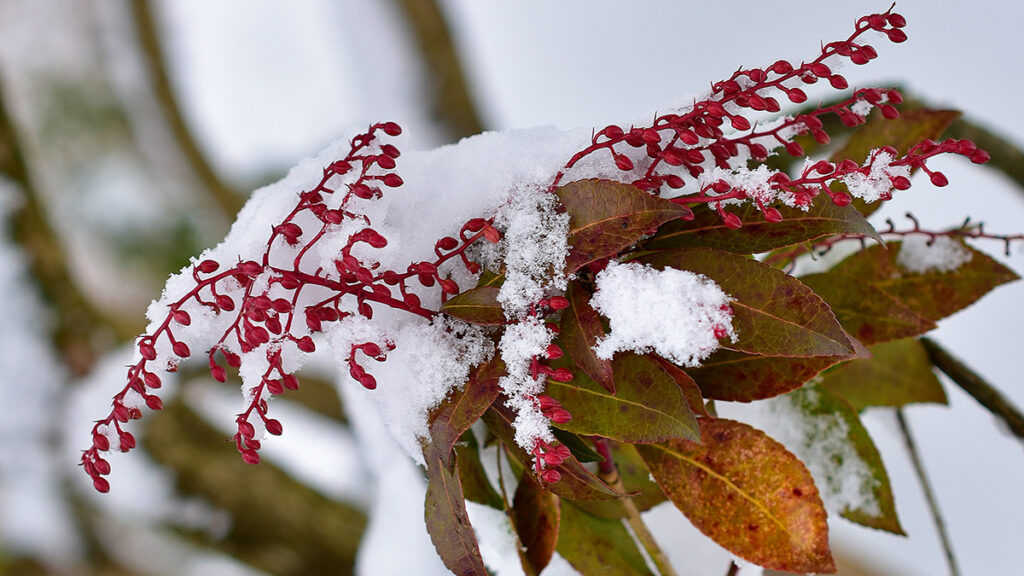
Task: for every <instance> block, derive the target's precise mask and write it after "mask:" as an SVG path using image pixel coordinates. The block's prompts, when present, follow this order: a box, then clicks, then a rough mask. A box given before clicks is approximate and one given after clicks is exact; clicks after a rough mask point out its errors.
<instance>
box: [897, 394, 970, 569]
mask: <svg viewBox="0 0 1024 576" xmlns="http://www.w3.org/2000/svg"><path fill="white" fill-rule="evenodd" d="M896 419H897V420H898V421H899V423H900V432H902V433H903V441H904V443H905V444H906V445H907V452H909V453H910V461H911V463H912V464H913V465H914V472H916V473H917V479H918V481H920V482H921V490H922V491H924V497H925V500H927V501H928V509H929V510H930V511H931V513H932V520H933V521H934V522H935V529H936V530H938V532H939V540H941V541H942V549H943V551H944V552H945V554H946V562H947V563H948V564H949V573H950V576H960V569H959V568H958V567H957V563H956V557H955V556H954V555H953V543H952V542H951V541H950V539H949V534H947V533H946V523H945V521H943V519H942V512H941V511H940V510H939V503H938V500H936V499H935V494H934V493H933V492H932V487H931V484H930V483H929V482H928V475H927V474H925V471H924V465H923V464H922V463H921V455H920V454H919V453H918V451H917V444H916V443H915V442H914V438H913V436H911V434H910V426H908V425H907V420H906V418H905V417H904V416H903V410H899V409H897V410H896Z"/></svg>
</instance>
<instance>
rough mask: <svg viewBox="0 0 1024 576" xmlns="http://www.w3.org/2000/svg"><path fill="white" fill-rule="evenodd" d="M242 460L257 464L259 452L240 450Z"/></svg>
mask: <svg viewBox="0 0 1024 576" xmlns="http://www.w3.org/2000/svg"><path fill="white" fill-rule="evenodd" d="M242 461H243V462H245V463H246V464H259V463H260V453H259V452H257V451H255V450H242Z"/></svg>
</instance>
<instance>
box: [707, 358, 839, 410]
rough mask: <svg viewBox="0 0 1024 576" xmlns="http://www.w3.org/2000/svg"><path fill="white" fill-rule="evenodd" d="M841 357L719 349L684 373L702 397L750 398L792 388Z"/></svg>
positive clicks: (714, 398) (747, 399)
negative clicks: (775, 354)
mask: <svg viewBox="0 0 1024 576" xmlns="http://www.w3.org/2000/svg"><path fill="white" fill-rule="evenodd" d="M842 360H843V359H842V358H841V357H838V356H831V357H828V356H827V357H824V358H780V357H778V356H757V355H751V354H744V353H742V352H733V351H732V350H719V351H718V352H715V353H714V354H712V355H711V357H710V358H708V359H707V360H706V361H705V362H704V364H702V365H701V366H700V367H698V368H690V369H688V370H687V374H689V375H690V376H691V377H692V378H693V381H694V382H696V383H697V386H699V387H700V390H701V394H702V395H703V396H704V397H705V398H710V399H713V400H726V401H729V402H751V401H753V400H763V399H765V398H772V397H774V396H778V395H780V394H785V393H786V392H789V391H790V390H795V389H797V388H799V387H801V386H803V385H804V383H805V382H807V381H808V380H810V379H811V378H814V377H815V376H817V375H818V374H819V373H820V372H821V371H822V370H824V369H826V368H828V367H829V366H832V365H834V364H837V363H839V362H841V361H842Z"/></svg>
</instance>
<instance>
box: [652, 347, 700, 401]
mask: <svg viewBox="0 0 1024 576" xmlns="http://www.w3.org/2000/svg"><path fill="white" fill-rule="evenodd" d="M647 357H648V358H650V359H652V360H654V361H655V362H657V363H658V366H660V367H661V369H662V370H664V371H665V373H666V374H668V375H669V376H671V377H672V379H673V380H675V381H676V386H679V391H680V392H682V393H683V398H686V403H687V404H689V406H690V412H693V413H694V415H696V416H707V415H708V413H707V411H706V410H705V409H704V398H703V395H702V394H701V391H700V387H699V386H697V383H696V382H694V381H693V378H691V377H690V375H689V374H687V373H686V371H684V370H683V369H682V368H680V367H679V366H676V365H675V364H673V363H671V362H669V361H668V360H665V359H664V358H662V357H661V356H658V355H657V354H648V355H647Z"/></svg>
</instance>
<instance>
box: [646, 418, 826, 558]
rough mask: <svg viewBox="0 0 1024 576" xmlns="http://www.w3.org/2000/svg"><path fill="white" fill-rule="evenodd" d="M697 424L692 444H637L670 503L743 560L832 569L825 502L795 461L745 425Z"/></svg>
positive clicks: (721, 421) (727, 422)
mask: <svg viewBox="0 0 1024 576" xmlns="http://www.w3.org/2000/svg"><path fill="white" fill-rule="evenodd" d="M700 423H701V443H700V444H698V443H696V442H691V441H689V440H669V441H668V442H664V443H661V444H651V445H639V446H637V450H638V451H639V452H640V456H641V457H642V458H643V459H644V461H645V462H646V463H647V466H648V467H649V468H650V470H651V474H652V475H653V476H654V479H655V480H656V481H657V482H658V485H659V486H661V488H662V490H664V491H665V494H666V495H667V496H668V497H669V499H670V500H671V501H672V503H673V504H675V505H676V507H677V508H679V509H680V510H681V511H682V512H683V514H685V515H686V517H687V518H689V519H690V521H691V522H692V523H693V524H694V526H696V527H697V528H698V529H699V530H700V531H701V532H703V533H704V534H705V535H707V536H708V537H710V538H711V539H712V540H714V541H715V542H717V543H718V544H720V545H721V546H722V547H724V548H726V549H727V550H729V551H730V552H732V553H733V554H736V555H737V556H739V557H741V558H743V559H745V560H747V561H750V562H753V563H755V564H758V565H760V566H764V567H765V568H770V569H772V570H782V571H786V572H835V570H836V568H835V564H834V563H833V561H832V556H831V554H830V553H829V549H828V524H827V523H826V513H825V508H824V506H822V503H821V498H820V496H819V495H818V489H817V488H816V487H815V486H814V481H813V480H812V478H811V475H810V473H809V472H808V471H807V468H805V467H804V465H803V463H801V462H800V461H799V460H798V459H797V458H796V457H795V456H793V455H792V454H790V453H789V452H787V451H786V449H785V448H783V446H782V445H781V444H779V443H778V442H776V441H774V440H772V439H771V438H769V437H768V436H766V435H765V434H764V433H763V432H761V431H759V430H755V429H754V428H751V427H750V426H747V425H746V424H741V423H739V422H734V421H731V420H724V419H711V418H704V419H701V421H700Z"/></svg>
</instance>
